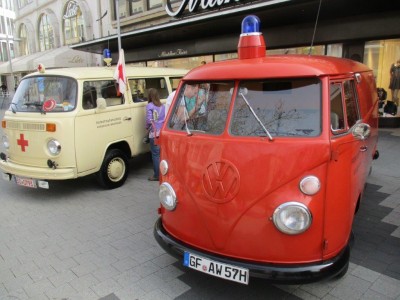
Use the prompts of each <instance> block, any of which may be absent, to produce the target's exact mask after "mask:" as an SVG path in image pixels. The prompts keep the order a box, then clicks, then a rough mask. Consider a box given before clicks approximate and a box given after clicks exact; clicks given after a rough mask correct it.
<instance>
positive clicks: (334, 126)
mask: <svg viewBox="0 0 400 300" xmlns="http://www.w3.org/2000/svg"><path fill="white" fill-rule="evenodd" d="M331 128H332V130H338V129H339V116H338V114H337V113H335V112H331Z"/></svg>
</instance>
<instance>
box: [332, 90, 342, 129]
mask: <svg viewBox="0 0 400 300" xmlns="http://www.w3.org/2000/svg"><path fill="white" fill-rule="evenodd" d="M329 93H330V100H331V129H332V131H333V132H334V133H339V132H341V131H343V130H344V110H343V102H342V84H341V83H331V85H330V91H329Z"/></svg>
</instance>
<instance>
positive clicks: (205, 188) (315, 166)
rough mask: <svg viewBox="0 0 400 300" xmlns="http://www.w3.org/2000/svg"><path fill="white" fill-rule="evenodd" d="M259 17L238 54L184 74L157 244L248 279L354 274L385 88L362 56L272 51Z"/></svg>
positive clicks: (208, 269)
mask: <svg viewBox="0 0 400 300" xmlns="http://www.w3.org/2000/svg"><path fill="white" fill-rule="evenodd" d="M259 26H260V25H259V19H258V18H257V17H256V16H248V17H246V18H245V19H244V20H243V22H242V34H241V37H240V41H239V45H238V59H236V60H230V61H223V62H218V63H212V64H207V65H204V66H201V67H198V68H196V69H194V70H192V71H191V72H189V73H188V74H187V75H186V76H185V77H184V78H183V80H182V81H181V83H180V86H179V88H178V90H177V92H176V95H175V99H174V101H173V104H172V106H171V108H170V111H169V114H168V116H167V120H166V123H165V125H164V128H163V131H162V133H161V137H160V145H161V162H160V172H161V174H162V176H161V179H160V181H161V182H160V183H161V184H160V188H159V198H160V201H161V206H160V208H159V213H160V215H161V217H160V218H159V220H158V221H157V222H156V224H155V228H154V235H155V238H156V240H157V241H158V243H159V244H160V245H161V246H162V247H163V248H164V249H165V250H166V251H167V252H168V253H170V254H172V255H174V256H176V257H178V258H179V259H181V260H182V263H183V264H184V265H185V266H187V267H189V268H192V269H195V270H198V271H200V272H204V273H207V274H210V275H213V276H217V277H220V278H224V279H228V280H233V281H236V282H239V283H243V284H248V282H249V278H250V277H262V278H265V279H267V280H269V281H270V282H274V283H290V284H293V283H307V282H313V281H318V280H321V279H324V278H331V277H338V276H342V275H344V274H345V273H346V271H347V268H348V264H349V253H350V247H349V244H350V240H351V233H352V223H353V220H354V215H355V213H356V211H357V208H358V207H359V205H360V202H361V200H362V196H363V190H364V185H365V182H366V178H367V176H368V174H369V172H370V168H371V164H372V160H373V159H375V158H377V157H378V151H377V139H378V97H377V93H376V85H375V81H374V75H373V73H372V71H371V70H370V69H369V68H367V67H366V66H365V65H363V64H361V63H358V62H356V61H352V60H347V59H341V58H335V57H327V56H313V55H281V56H275V55H271V56H266V55H265V53H266V47H265V43H264V39H263V36H262V34H261V33H260V30H259Z"/></svg>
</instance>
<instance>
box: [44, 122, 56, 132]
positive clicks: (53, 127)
mask: <svg viewBox="0 0 400 300" xmlns="http://www.w3.org/2000/svg"><path fill="white" fill-rule="evenodd" d="M46 131H47V132H56V124H54V123H46Z"/></svg>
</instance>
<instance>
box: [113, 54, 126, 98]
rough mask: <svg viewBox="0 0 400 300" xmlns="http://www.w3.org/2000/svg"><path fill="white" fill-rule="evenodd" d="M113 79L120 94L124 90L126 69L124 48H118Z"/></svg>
mask: <svg viewBox="0 0 400 300" xmlns="http://www.w3.org/2000/svg"><path fill="white" fill-rule="evenodd" d="M114 79H115V80H116V81H117V83H118V89H119V92H120V93H121V94H125V92H126V69H125V55H124V49H121V50H119V58H118V64H117V68H116V69H115V72H114Z"/></svg>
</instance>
